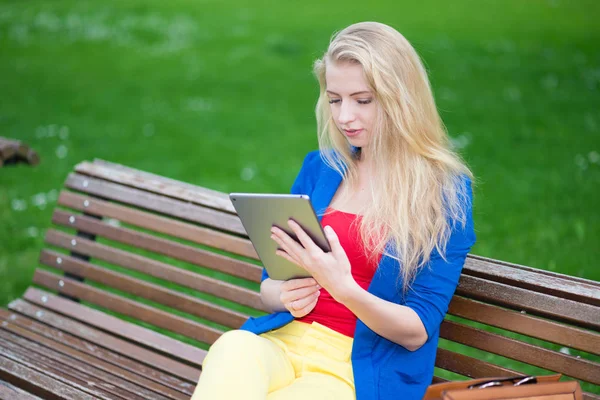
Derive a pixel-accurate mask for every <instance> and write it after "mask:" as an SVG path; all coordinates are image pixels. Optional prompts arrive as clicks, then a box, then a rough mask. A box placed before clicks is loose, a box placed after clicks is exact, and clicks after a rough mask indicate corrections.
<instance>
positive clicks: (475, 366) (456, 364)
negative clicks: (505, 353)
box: [435, 348, 520, 378]
mask: <svg viewBox="0 0 600 400" xmlns="http://www.w3.org/2000/svg"><path fill="white" fill-rule="evenodd" d="M435 366H436V367H439V368H442V369H445V370H446V371H452V372H454V373H457V374H460V375H463V376H467V377H469V378H483V377H486V376H494V377H495V376H514V375H519V374H520V373H519V372H517V371H514V370H511V369H508V368H503V367H500V366H498V365H494V364H491V363H488V362H486V361H483V360H478V359H476V358H473V357H469V356H466V355H464V354H460V353H456V352H454V351H450V350H447V349H443V348H438V350H437V356H436V358H435Z"/></svg>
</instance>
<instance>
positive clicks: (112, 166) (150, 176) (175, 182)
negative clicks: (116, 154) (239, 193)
mask: <svg viewBox="0 0 600 400" xmlns="http://www.w3.org/2000/svg"><path fill="white" fill-rule="evenodd" d="M92 164H94V165H100V166H103V167H106V168H109V169H112V170H117V171H124V172H127V173H134V174H137V175H138V176H141V177H143V178H147V179H151V180H154V181H157V182H164V183H167V184H169V185H175V186H181V187H183V188H186V189H190V190H192V191H194V190H200V191H202V192H203V193H206V194H208V196H209V197H210V196H216V197H218V198H220V199H221V200H227V199H228V197H227V194H226V193H223V192H219V191H217V190H212V189H208V188H206V187H204V186H198V185H194V184H191V183H187V182H183V181H178V180H176V179H171V178H167V177H166V176H163V175H156V174H153V173H151V172H147V171H142V170H139V169H135V168H131V167H128V166H126V165H122V164H117V163H113V162H110V161H106V160H102V159H100V158H94V160H93V161H92ZM76 168H77V167H76ZM225 203H226V204H227V202H225ZM215 208H218V207H215Z"/></svg>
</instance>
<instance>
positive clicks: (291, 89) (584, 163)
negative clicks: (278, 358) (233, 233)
mask: <svg viewBox="0 0 600 400" xmlns="http://www.w3.org/2000/svg"><path fill="white" fill-rule="evenodd" d="M360 20H377V21H381V22H385V23H388V24H390V25H392V26H394V27H396V28H397V29H398V30H400V31H401V32H402V33H403V34H404V35H405V36H406V37H407V38H408V39H409V40H410V41H411V42H412V43H413V44H414V46H415V47H416V48H417V50H418V51H419V53H420V54H421V55H422V57H423V59H424V61H425V63H426V65H427V68H428V70H429V72H430V77H431V80H432V84H433V87H434V91H435V95H436V99H437V103H438V106H439V109H440V111H441V113H442V117H443V119H444V121H445V123H446V125H447V127H448V130H449V132H450V134H451V136H452V137H453V138H454V139H455V143H456V144H457V146H459V148H460V149H461V152H462V154H463V155H464V157H465V159H466V160H467V162H468V163H469V165H470V166H471V167H472V169H473V171H474V172H475V174H476V176H477V178H478V182H479V183H478V186H477V187H476V191H475V225H476V230H477V236H478V242H477V244H476V246H475V247H474V249H473V253H475V254H479V255H483V256H487V257H492V258H497V259H502V260H506V261H510V262H515V263H519V264H525V265H529V266H533V267H537V268H543V269H548V270H552V271H557V272H561V273H565V274H569V275H574V276H579V277H584V278H587V279H592V280H596V281H598V280H600V269H598V268H597V265H596V264H597V260H598V259H599V258H600V246H598V243H599V242H600V209H599V208H598V199H599V198H600V155H599V153H600V115H599V114H598V110H599V109H600V44H599V43H600V25H599V24H598V23H597V21H598V20H600V5H599V4H598V2H597V1H594V0H581V1H576V2H567V1H559V0H550V1H539V0H531V1H526V2H523V1H518V0H506V1H502V2H481V1H474V0H461V1H457V2H441V1H432V0H425V1H420V2H407V1H405V2H398V1H380V2H377V3H372V2H347V1H346V2H338V3H326V4H325V3H323V2H317V1H308V2H306V1H305V2H302V3H286V2H265V1H258V2H256V1H254V2H244V1H239V0H237V1H229V2H222V1H183V0H177V1H173V2H159V1H156V0H144V1H138V0H132V1H128V2H89V1H66V0H57V1H53V2H42V1H28V2H21V1H14V0H10V1H6V0H5V1H3V2H2V3H0V60H1V62H0V76H1V77H2V78H1V79H0V136H7V137H13V138H18V139H21V140H23V141H25V142H26V143H28V144H29V145H31V146H32V147H33V148H35V149H36V150H37V151H38V152H39V153H40V156H41V160H42V162H41V164H40V165H39V166H38V167H36V168H30V167H27V166H18V167H10V168H2V169H0V277H1V278H2V279H1V281H0V304H1V305H6V304H7V303H8V302H9V301H10V300H12V299H15V298H17V297H20V296H21V295H22V293H23V291H24V290H25V288H26V287H27V286H29V284H30V282H31V276H32V274H33V271H34V269H35V268H36V266H37V265H38V262H37V258H38V255H39V251H40V249H41V248H42V247H43V235H44V233H45V230H46V229H47V228H48V227H49V226H50V216H51V213H52V209H53V208H54V205H55V198H56V192H53V191H55V190H57V189H60V187H61V186H62V184H63V181H64V179H65V178H66V176H67V174H68V173H69V172H70V171H72V169H73V166H74V165H75V164H76V163H77V162H79V161H82V160H91V159H93V158H96V157H97V158H103V159H106V160H109V161H113V162H117V163H122V164H126V165H129V166H132V167H135V168H139V169H142V170H147V171H151V172H154V173H158V174H161V175H165V176H168V177H171V178H175V179H180V180H183V181H186V182H191V183H194V184H199V185H202V186H206V187H209V188H213V189H216V190H222V191H226V192H227V191H265V192H267V191H268V192H285V191H287V190H288V189H289V186H290V185H291V183H292V180H293V178H294V176H295V174H296V173H297V171H298V168H299V166H300V163H301V161H302V158H303V156H304V154H305V153H306V152H308V151H310V150H312V149H314V148H316V135H315V122H314V113H313V109H314V105H315V101H316V95H317V84H316V82H315V80H314V78H313V77H312V75H311V64H312V62H313V61H314V59H315V58H317V57H319V56H320V55H321V54H322V52H323V51H324V49H325V48H326V46H327V43H328V40H329V37H330V35H331V34H332V32H333V31H335V30H338V29H341V28H343V27H344V26H347V25H348V24H350V23H353V22H357V21H360ZM48 195H49V196H48ZM43 200H45V201H43Z"/></svg>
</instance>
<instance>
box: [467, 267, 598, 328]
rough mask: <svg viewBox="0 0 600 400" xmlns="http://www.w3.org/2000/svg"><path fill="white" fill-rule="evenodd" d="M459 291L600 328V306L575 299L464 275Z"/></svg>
mask: <svg viewBox="0 0 600 400" xmlns="http://www.w3.org/2000/svg"><path fill="white" fill-rule="evenodd" d="M456 294H458V295H460V296H464V297H469V298H473V299H476V300H480V301H483V302H486V303H490V304H495V305H499V306H502V307H507V308H511V309H513V310H518V311H525V312H528V313H531V314H534V315H538V316H542V317H548V318H551V319H554V320H556V321H564V322H568V323H571V324H574V325H577V326H580V327H583V328H587V329H593V330H595V331H600V308H599V307H596V306H592V305H590V304H583V303H578V302H576V301H574V300H567V299H562V298H559V297H554V296H550V295H548V294H544V293H536V292H532V291H530V290H527V289H522V288H518V287H513V286H510V285H506V284H503V283H497V282H491V281H488V280H485V279H482V278H476V277H474V276H467V275H462V276H461V278H460V282H459V285H458V288H457V289H456Z"/></svg>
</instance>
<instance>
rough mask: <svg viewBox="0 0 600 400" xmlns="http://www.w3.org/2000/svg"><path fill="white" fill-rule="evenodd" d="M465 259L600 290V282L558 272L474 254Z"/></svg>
mask: <svg viewBox="0 0 600 400" xmlns="http://www.w3.org/2000/svg"><path fill="white" fill-rule="evenodd" d="M467 258H468V259H473V260H474V261H482V262H486V263H492V264H493V265H494V267H493V268H495V266H496V265H502V266H506V267H511V268H514V269H519V270H522V271H527V272H532V273H534V274H541V275H545V276H549V277H553V278H558V279H561V280H568V281H572V282H578V283H583V284H585V285H590V284H591V285H592V286H596V287H597V288H600V282H597V281H592V280H589V279H584V278H579V277H577V276H572V275H565V274H561V273H558V272H553V271H548V270H545V269H539V268H532V267H528V266H526V265H520V264H515V263H510V262H508V261H502V260H496V259H493V258H489V257H483V256H479V255H476V254H469V255H468V257H467Z"/></svg>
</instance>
